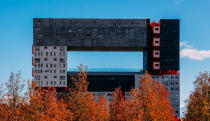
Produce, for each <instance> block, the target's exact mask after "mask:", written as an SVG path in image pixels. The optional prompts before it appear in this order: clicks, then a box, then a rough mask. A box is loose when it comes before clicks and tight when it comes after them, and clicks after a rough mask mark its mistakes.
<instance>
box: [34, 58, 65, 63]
mask: <svg viewBox="0 0 210 121" xmlns="http://www.w3.org/2000/svg"><path fill="white" fill-rule="evenodd" d="M44 60H45V61H47V60H48V59H47V58H45V59H44ZM54 61H57V58H54ZM60 62H61V63H64V62H65V60H64V59H63V58H60ZM35 63H40V58H35Z"/></svg>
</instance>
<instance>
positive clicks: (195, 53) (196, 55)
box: [180, 41, 210, 60]
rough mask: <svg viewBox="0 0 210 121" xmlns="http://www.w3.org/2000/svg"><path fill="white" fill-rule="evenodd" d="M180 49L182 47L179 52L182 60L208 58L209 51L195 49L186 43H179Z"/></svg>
mask: <svg viewBox="0 0 210 121" xmlns="http://www.w3.org/2000/svg"><path fill="white" fill-rule="evenodd" d="M180 47H184V49H182V50H181V52H180V55H181V57H182V58H189V59H192V60H205V59H207V58H210V50H198V49H195V48H193V46H192V45H190V44H189V42H188V41H183V42H180Z"/></svg>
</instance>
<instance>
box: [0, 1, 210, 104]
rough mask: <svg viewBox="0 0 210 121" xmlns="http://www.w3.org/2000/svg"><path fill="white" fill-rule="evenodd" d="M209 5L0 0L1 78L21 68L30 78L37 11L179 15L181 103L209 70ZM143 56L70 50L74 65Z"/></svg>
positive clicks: (126, 63) (134, 61) (120, 62)
mask: <svg viewBox="0 0 210 121" xmlns="http://www.w3.org/2000/svg"><path fill="white" fill-rule="evenodd" d="M209 6H210V0H0V46H1V47H0V57H1V58H0V81H1V82H2V81H3V80H7V79H8V76H9V73H10V72H11V71H17V70H21V71H22V73H23V77H24V78H26V79H27V78H31V70H32V66H31V57H32V54H31V46H32V41H33V40H32V38H33V34H32V18H34V17H52V18H54V17H57V18H146V17H149V18H150V19H152V20H158V19H160V18H168V19H170V18H173V19H174V18H177V19H180V20H181V28H180V29H181V38H180V41H181V52H180V53H181V59H180V62H181V64H180V67H181V69H180V71H181V105H183V104H184V100H185V99H186V98H187V97H188V95H189V92H190V91H192V89H193V85H192V82H193V80H195V77H196V76H197V75H198V74H199V72H202V71H210V33H209V32H210V22H209V21H210V14H209V12H210V7H209ZM96 55H97V57H100V58H96ZM99 55H100V56H99ZM71 58H72V59H71ZM112 58H114V59H112ZM141 59H142V55H141V53H137V52H132V53H127V52H124V53H103V54H98V52H96V53H88V52H72V53H69V61H70V64H69V65H70V66H71V67H76V66H77V65H78V64H80V63H85V64H87V65H89V66H90V67H95V68H96V67H100V68H104V67H109V68H113V67H114V68H133V67H138V68H141V67H142V60H141ZM84 60H85V61H84ZM111 63H112V64H111ZM94 65H96V66H94Z"/></svg>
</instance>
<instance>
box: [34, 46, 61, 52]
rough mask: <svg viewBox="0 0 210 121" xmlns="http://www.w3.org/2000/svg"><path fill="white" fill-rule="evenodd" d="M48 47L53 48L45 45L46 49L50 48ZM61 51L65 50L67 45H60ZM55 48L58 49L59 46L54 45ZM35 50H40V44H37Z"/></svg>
mask: <svg viewBox="0 0 210 121" xmlns="http://www.w3.org/2000/svg"><path fill="white" fill-rule="evenodd" d="M48 48H52V47H51V46H50V47H48V46H44V49H48ZM59 48H60V51H65V47H64V46H60V47H59ZM53 49H58V47H56V46H53ZM35 50H36V51H40V46H35Z"/></svg>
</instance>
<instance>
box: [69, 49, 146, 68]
mask: <svg viewBox="0 0 210 121" xmlns="http://www.w3.org/2000/svg"><path fill="white" fill-rule="evenodd" d="M67 59H68V60H67V64H68V69H67V70H68V71H78V66H79V65H80V64H82V65H86V66H87V67H88V71H96V72H139V71H141V70H142V69H143V52H139V51H132V52H116V51H114V52H104V51H103V52H101V51H94V52H93V51H68V56H67Z"/></svg>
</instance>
